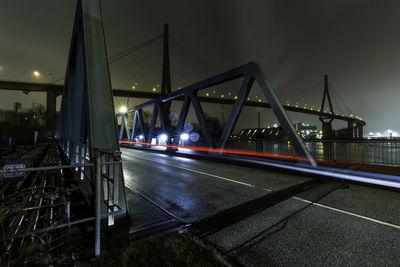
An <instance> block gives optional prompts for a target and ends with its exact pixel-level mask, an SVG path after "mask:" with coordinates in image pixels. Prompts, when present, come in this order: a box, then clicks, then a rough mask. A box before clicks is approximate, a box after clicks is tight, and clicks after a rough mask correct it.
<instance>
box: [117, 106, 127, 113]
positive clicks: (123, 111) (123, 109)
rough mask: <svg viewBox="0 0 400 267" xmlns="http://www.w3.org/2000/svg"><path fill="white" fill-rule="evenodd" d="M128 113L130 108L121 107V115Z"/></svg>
mask: <svg viewBox="0 0 400 267" xmlns="http://www.w3.org/2000/svg"><path fill="white" fill-rule="evenodd" d="M127 111H128V108H127V107H125V106H121V107H120V108H119V112H121V113H125V112H127Z"/></svg>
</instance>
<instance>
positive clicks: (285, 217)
mask: <svg viewBox="0 0 400 267" xmlns="http://www.w3.org/2000/svg"><path fill="white" fill-rule="evenodd" d="M122 159H123V167H124V177H125V184H126V187H127V192H128V193H127V197H128V201H129V203H128V204H129V206H130V207H129V209H130V214H131V216H132V219H133V222H134V224H135V223H136V224H137V226H138V227H139V226H143V225H151V224H152V223H154V224H157V223H159V222H163V221H165V220H167V219H169V220H177V221H180V222H183V223H184V224H190V225H191V227H189V228H190V229H192V230H193V232H196V233H197V234H199V235H200V236H201V237H202V238H203V239H205V240H207V241H208V242H211V243H212V244H213V245H214V246H215V247H217V248H218V249H220V250H221V251H223V252H224V253H225V254H226V255H229V256H231V257H232V258H233V259H235V260H236V261H237V262H238V263H240V264H243V265H246V266H271V265H272V266H289V265H290V266H305V265H308V266H310V265H311V266H316V265H318V266H332V265H347V266H360V265H362V266H383V265H384V266H399V265H400V249H399V248H400V194H399V192H398V191H397V192H396V191H391V190H385V189H384V188H377V187H369V186H362V185H356V184H349V183H344V182H338V181H329V180H328V181H326V180H321V181H319V180H317V182H315V181H316V179H314V178H311V177H305V176H301V175H296V174H293V173H286V172H277V171H276V170H275V171H273V170H270V171H269V170H265V169H264V170H263V169H255V168H247V167H241V166H235V165H228V164H222V163H218V162H211V161H205V160H195V159H187V158H182V157H177V156H170V155H165V154H158V153H151V152H146V151H142V150H134V149H127V148H122ZM133 192H139V193H140V194H141V195H142V196H143V197H145V198H146V199H147V200H148V201H143V199H142V200H140V198H138V196H137V194H134V193H133ZM285 194H286V195H287V194H288V196H287V197H282V196H284V195H285ZM155 207H159V208H155ZM160 209H161V210H162V211H163V212H162V211H161V210H160ZM168 214H169V215H168Z"/></svg>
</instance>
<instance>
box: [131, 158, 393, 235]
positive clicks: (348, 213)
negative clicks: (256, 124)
mask: <svg viewBox="0 0 400 267" xmlns="http://www.w3.org/2000/svg"><path fill="white" fill-rule="evenodd" d="M125 155H126V154H125ZM127 156H130V157H133V158H140V159H143V160H147V161H153V162H156V163H160V164H163V165H167V166H171V167H174V168H179V169H183V170H187V171H191V172H195V173H198V174H202V175H207V176H211V177H214V178H218V179H222V180H225V181H229V182H233V183H237V184H241V185H245V186H249V187H255V186H254V185H251V184H247V183H243V182H239V181H235V180H231V179H228V178H225V177H221V176H218V175H214V174H210V173H206V172H201V171H197V170H193V169H189V168H185V167H180V166H176V165H172V164H168V163H164V162H159V161H157V160H151V159H147V158H143V157H140V156H132V155H130V154H128V155H127ZM264 190H265V191H269V192H271V191H274V190H271V189H267V188H264ZM292 198H293V199H296V200H298V201H302V202H305V203H308V204H312V205H315V206H317V207H320V208H324V209H328V210H332V211H336V212H339V213H343V214H347V215H350V216H354V217H357V218H361V219H364V220H367V221H371V222H374V223H378V224H381V225H386V226H390V227H393V228H395V229H398V230H400V226H399V225H395V224H391V223H388V222H384V221H380V220H376V219H373V218H370V217H366V216H363V215H359V214H356V213H352V212H348V211H345V210H341V209H337V208H333V207H330V206H326V205H323V204H320V203H316V202H312V201H309V200H307V199H303V198H299V197H292Z"/></svg>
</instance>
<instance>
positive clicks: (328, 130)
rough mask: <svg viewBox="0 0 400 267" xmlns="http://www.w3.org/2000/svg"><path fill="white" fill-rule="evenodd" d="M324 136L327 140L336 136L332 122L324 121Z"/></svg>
mask: <svg viewBox="0 0 400 267" xmlns="http://www.w3.org/2000/svg"><path fill="white" fill-rule="evenodd" d="M322 136H323V139H325V140H328V139H333V138H334V136H333V132H332V123H331V122H322Z"/></svg>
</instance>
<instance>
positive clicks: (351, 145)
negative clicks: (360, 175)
mask: <svg viewBox="0 0 400 267" xmlns="http://www.w3.org/2000/svg"><path fill="white" fill-rule="evenodd" d="M305 143H306V147H307V149H308V151H309V152H310V154H311V155H312V156H313V158H314V159H322V160H331V161H341V162H351V163H360V164H375V165H383V166H392V167H397V166H400V141H399V140H357V141H356V140H352V141H346V140H343V141H341V140H335V141H307V140H306V141H305ZM228 147H229V148H232V149H237V150H248V151H256V152H262V153H270V154H275V155H287V156H295V153H294V150H293V148H292V146H291V144H290V142H288V141H283V140H271V141H265V140H251V141H247V140H240V141H230V142H229V143H228Z"/></svg>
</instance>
